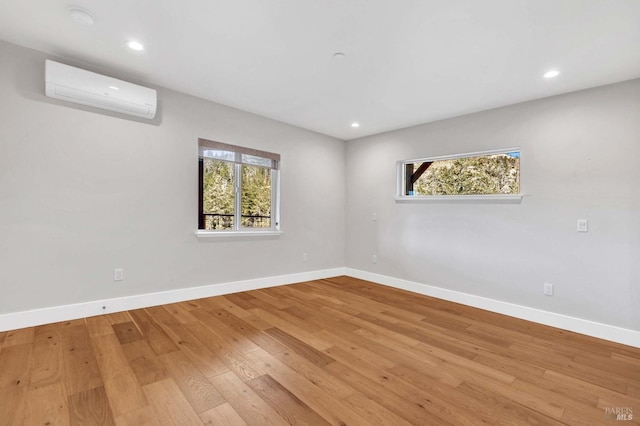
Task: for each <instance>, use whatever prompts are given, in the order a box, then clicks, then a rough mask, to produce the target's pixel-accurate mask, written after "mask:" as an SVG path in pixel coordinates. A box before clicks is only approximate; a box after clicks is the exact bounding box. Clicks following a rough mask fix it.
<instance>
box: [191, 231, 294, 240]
mask: <svg viewBox="0 0 640 426" xmlns="http://www.w3.org/2000/svg"><path fill="white" fill-rule="evenodd" d="M281 234H282V231H203V230H201V229H198V230H197V231H196V237H198V238H225V237H227V238H238V237H273V236H277V235H281Z"/></svg>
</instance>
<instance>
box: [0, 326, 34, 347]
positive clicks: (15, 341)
mask: <svg viewBox="0 0 640 426" xmlns="http://www.w3.org/2000/svg"><path fill="white" fill-rule="evenodd" d="M34 336H35V327H29V328H21V329H19V330H10V331H7V332H6V333H5V335H4V341H3V342H2V347H3V348H7V347H9V346H15V345H23V344H27V343H33V339H34Z"/></svg>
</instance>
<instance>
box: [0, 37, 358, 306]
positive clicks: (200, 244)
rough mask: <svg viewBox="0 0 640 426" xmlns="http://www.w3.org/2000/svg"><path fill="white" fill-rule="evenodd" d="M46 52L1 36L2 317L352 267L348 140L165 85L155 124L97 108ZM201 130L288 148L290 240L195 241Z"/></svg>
mask: <svg viewBox="0 0 640 426" xmlns="http://www.w3.org/2000/svg"><path fill="white" fill-rule="evenodd" d="M46 58H47V56H46V55H44V54H41V53H39V52H36V51H33V50H28V49H24V48H22V47H18V46H15V45H11V44H8V43H4V42H0V313H9V312H18V311H24V310H29V309H35V308H42V307H51V306H57V305H66V304H71V303H78V302H84V301H93V300H101V299H108V298H114V297H121V296H127V295H136V294H145V293H152V292H159V291H164V290H172V289H180V288H186V287H194V286H200V285H207V284H215V283H225V282H229V281H237V280H244V279H250V278H259V277H270V276H277V275H283V274H292V273H296V272H304V271H314V270H322V269H327V268H334V267H342V266H344V246H345V242H344V221H345V213H344V212H345V199H344V194H345V191H344V181H345V143H344V142H342V141H340V140H337V139H333V138H329V137H326V136H322V135H319V134H316V133H313V132H310V131H306V130H303V129H299V128H296V127H292V126H289V125H285V124H283V123H279V122H276V121H273V120H269V119H266V118H262V117H259V116H256V115H252V114H249V113H246V112H242V111H239V110H235V109H232V108H228V107H225V106H221V105H218V104H214V103H211V102H208V101H204V100H202V99H198V98H195V97H191V96H187V95H184V94H180V93H177V92H174V91H170V90H166V89H163V88H159V91H158V97H159V101H160V110H159V117H158V118H157V119H156V120H154V121H152V122H148V121H143V120H140V121H137V120H135V119H126V118H122V116H118V115H117V114H111V113H106V112H105V113H100V112H98V113H96V112H95V110H90V109H88V108H84V107H80V106H75V105H73V104H68V103H64V102H61V101H57V100H52V99H50V98H47V97H45V96H44V60H45V59H46ZM72 65H73V64H72ZM95 71H98V72H101V70H95ZM102 72H103V73H107V74H110V75H113V74H112V73H109V72H108V71H104V70H102ZM114 76H115V77H120V78H125V79H126V76H119V75H114ZM138 83H141V82H138ZM199 137H203V138H207V139H211V140H217V141H221V142H227V143H231V144H237V145H242V146H248V147H252V148H257V149H262V150H266V151H273V152H277V153H280V154H281V155H282V171H281V178H282V186H281V190H282V192H281V198H282V216H281V223H282V229H283V231H284V234H283V235H282V236H280V237H274V238H271V237H268V238H265V237H261V238H254V239H242V240H227V241H221V240H217V239H216V240H213V239H210V240H207V241H199V240H198V239H196V237H195V236H194V232H195V230H196V228H197V193H198V192H197V173H198V168H197V155H198V150H197V139H198V138H199ZM303 252H307V253H309V261H308V262H307V263H303V262H302V260H301V256H302V253H303ZM115 267H123V268H124V271H125V280H124V281H123V282H114V281H113V268H115Z"/></svg>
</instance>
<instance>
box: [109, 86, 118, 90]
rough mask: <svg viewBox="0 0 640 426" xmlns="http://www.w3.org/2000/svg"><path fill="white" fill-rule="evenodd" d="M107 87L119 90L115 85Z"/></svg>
mask: <svg viewBox="0 0 640 426" xmlns="http://www.w3.org/2000/svg"><path fill="white" fill-rule="evenodd" d="M109 89H111V90H120V88H119V87H116V86H109Z"/></svg>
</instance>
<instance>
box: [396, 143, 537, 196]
mask: <svg viewBox="0 0 640 426" xmlns="http://www.w3.org/2000/svg"><path fill="white" fill-rule="evenodd" d="M514 151H518V152H522V149H520V147H511V148H500V149H492V150H486V151H476V152H467V153H463V154H452V155H441V156H437V157H426V158H415V159H410V160H400V161H398V162H397V163H396V182H397V187H396V196H395V200H396V202H407V203H424V202H451V201H453V202H490V203H519V202H521V201H522V197H523V196H524V194H523V193H522V182H520V193H519V194H477V195H406V194H405V188H406V176H405V165H406V164H413V163H424V162H429V161H439V160H452V159H456V158H467V157H482V156H486V155H494V154H506V153H508V152H514ZM520 170H521V171H522V167H521V169H520ZM520 178H522V172H521V173H520Z"/></svg>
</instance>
